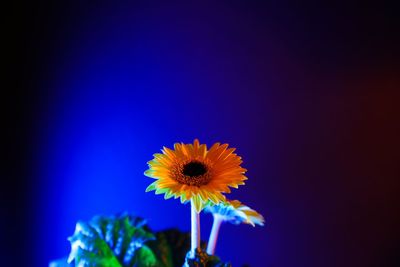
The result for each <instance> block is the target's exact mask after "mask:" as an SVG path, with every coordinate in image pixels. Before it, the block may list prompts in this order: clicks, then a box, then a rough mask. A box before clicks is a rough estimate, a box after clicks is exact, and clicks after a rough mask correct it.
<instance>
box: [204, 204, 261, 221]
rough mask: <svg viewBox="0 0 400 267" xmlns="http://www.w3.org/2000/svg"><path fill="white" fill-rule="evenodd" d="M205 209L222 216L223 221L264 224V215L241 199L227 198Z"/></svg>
mask: <svg viewBox="0 0 400 267" xmlns="http://www.w3.org/2000/svg"><path fill="white" fill-rule="evenodd" d="M205 211H206V212H210V213H212V214H214V215H217V216H220V217H221V218H222V220H223V221H226V222H230V223H233V224H240V223H247V224H251V225H252V226H255V225H256V224H258V225H264V217H263V216H262V215H261V214H259V213H258V212H257V211H255V210H253V209H251V208H250V207H248V206H246V205H244V204H242V203H241V202H240V201H239V200H226V201H225V202H221V203H219V204H217V205H210V206H208V207H207V208H206V210H205Z"/></svg>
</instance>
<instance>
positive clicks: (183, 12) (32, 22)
mask: <svg viewBox="0 0 400 267" xmlns="http://www.w3.org/2000/svg"><path fill="white" fill-rule="evenodd" d="M127 2H128V1H127ZM16 10H17V11H16V12H15V14H16V15H17V16H16V19H15V21H16V22H15V23H14V22H13V21H14V20H12V19H11V17H12V15H10V24H9V26H10V27H11V26H12V27H16V30H15V31H13V30H10V34H11V36H12V37H16V39H12V40H18V41H15V44H16V47H15V48H16V50H17V54H18V55H19V56H18V57H17V63H15V66H17V67H16V68H17V69H16V72H14V75H15V77H14V76H12V79H14V78H15V81H16V86H17V87H18V88H19V89H21V93H17V94H15V95H16V97H15V99H16V101H17V102H18V103H17V105H11V106H12V107H13V108H12V109H11V110H12V111H15V112H16V113H12V114H11V119H10V121H11V123H10V125H11V128H9V130H7V133H9V135H10V136H12V137H13V138H14V139H12V140H15V143H18V144H19V146H17V147H15V146H12V145H10V147H12V148H13V151H14V154H12V156H14V157H12V156H10V157H11V160H13V162H14V165H15V166H14V165H10V166H11V167H10V170H11V169H13V168H14V169H16V170H17V173H18V172H19V173H18V174H20V175H15V177H12V176H11V178H10V181H11V180H12V182H9V184H8V185H9V186H10V187H12V188H13V189H14V190H15V192H17V193H15V194H13V193H11V192H12V191H10V192H9V193H7V194H6V193H5V194H4V196H6V197H7V196H8V194H9V195H13V197H15V196H17V197H18V201H12V200H10V203H14V204H10V205H11V206H8V210H9V213H3V214H12V215H11V216H14V217H15V219H16V221H18V222H17V223H13V222H11V221H10V220H8V222H10V225H8V226H7V227H8V228H7V229H9V230H8V233H6V235H7V236H6V238H8V239H7V240H10V241H9V243H8V244H10V246H7V248H8V249H9V250H7V249H6V250H5V252H4V253H6V252H7V251H10V252H9V253H8V256H6V257H5V258H6V259H8V260H9V262H10V263H8V265H7V266H23V264H25V266H28V265H29V266H34V267H36V266H37V267H39V266H46V265H47V263H48V262H49V261H50V260H52V259H56V258H60V257H64V256H66V255H67V254H68V252H69V243H68V241H67V240H66V238H67V237H68V236H69V235H71V234H72V233H73V231H74V226H75V222H76V221H77V220H80V219H82V220H88V219H90V218H91V217H92V216H93V215H95V214H105V215H108V214H114V213H116V212H121V211H128V212H131V213H133V214H137V215H140V216H143V217H146V218H148V220H149V224H150V226H151V227H152V228H154V229H164V228H168V227H175V226H176V227H179V228H181V229H183V230H189V228H190V221H189V219H190V211H189V206H183V205H181V204H180V203H179V202H178V201H174V200H168V201H164V200H163V198H162V197H161V196H155V195H154V194H152V193H148V194H146V193H144V189H145V188H146V186H147V185H148V184H149V183H150V182H151V181H150V179H148V178H146V177H144V175H143V172H144V170H145V169H146V168H147V166H146V162H147V161H148V160H150V159H151V158H152V154H153V153H156V152H158V151H159V149H160V148H161V147H162V146H164V145H165V146H169V147H171V146H172V145H173V143H174V142H177V141H182V142H192V141H193V139H194V138H199V139H200V141H201V142H205V143H207V144H208V145H211V144H213V143H214V142H217V141H218V142H227V143H229V144H231V145H232V146H234V147H237V153H238V154H239V155H241V156H242V157H243V159H244V164H243V165H244V167H245V168H247V169H248V170H249V171H248V176H249V180H248V183H247V184H246V186H243V187H241V188H240V189H238V190H234V191H233V193H232V194H231V195H230V196H229V197H230V198H237V199H240V200H242V201H243V202H245V203H247V204H248V205H250V206H251V207H253V208H255V209H256V210H258V211H259V212H261V213H262V214H264V216H265V217H266V225H265V227H263V228H262V227H256V228H252V227H250V226H232V225H224V226H223V227H222V230H221V235H220V240H219V243H218V246H217V254H218V255H219V256H220V257H221V258H222V259H223V260H229V261H231V262H232V263H233V266H235V267H236V266H238V267H239V266H242V265H243V264H249V265H250V266H252V267H269V266H271V267H272V266H274V267H275V266H276V267H278V266H283V267H286V266H287V267H291V266H298V267H300V266H307V267H311V266H315V267H318V266H324V267H330V266H332V267H333V266H396V265H397V266H399V265H398V264H399V263H400V256H399V249H400V247H399V244H400V242H399V241H400V230H399V229H400V227H399V226H400V219H399V206H400V205H399V204H400V203H399V191H400V190H399V189H400V188H399V177H400V175H399V149H400V145H399V134H400V132H399V100H400V93H399V89H400V87H399V70H400V68H399V61H398V59H399V57H398V51H397V44H398V43H397V37H396V33H398V28H397V27H396V24H395V22H396V21H395V20H396V19H395V18H396V14H395V12H394V10H393V9H392V8H390V7H388V6H387V7H385V6H383V4H382V5H379V6H375V5H371V6H367V5H366V4H359V5H352V4H349V3H347V4H343V5H339V4H336V5H332V6H321V5H315V4H310V3H304V2H303V3H290V2H280V3H277V2H271V3H264V4H262V5H261V4H259V3H255V2H247V3H246V2H245V1H241V2H239V1H231V2H230V3H223V2H218V1H215V3H214V4H207V5H206V4H205V3H199V2H197V3H187V1H186V3H176V2H169V3H167V1H165V3H163V4H160V3H157V4H156V3H154V2H147V3H139V2H137V3H126V2H124V1H58V2H57V3H55V2H53V1H39V2H37V3H30V4H26V5H24V4H20V5H19V6H18V9H16ZM15 14H14V15H15ZM18 18H21V20H20V21H18ZM14 34H15V36H14ZM12 44H13V43H12ZM13 66H14V65H13ZM25 89H26V90H25ZM12 116H14V117H12ZM18 118H19V119H20V124H18V123H17V124H15V125H14V123H13V121H14V120H15V119H18ZM12 127H14V128H12ZM21 132H22V133H21ZM21 140H23V142H19V141H21ZM21 153H22V154H21ZM21 166H23V168H22V167H21ZM10 173H12V172H11V171H10ZM9 197H10V196H9ZM10 199H12V198H10ZM13 205H14V206H15V207H14V206H13ZM14 217H13V218H14ZM3 221H6V223H7V220H3ZM210 224H211V218H210V216H209V215H207V214H204V215H202V237H203V238H204V239H206V238H208V233H209V230H210ZM16 240H18V242H17V241H16ZM19 240H21V242H20V241H19ZM11 251H12V252H11ZM21 251H22V252H23V255H25V256H24V257H20V256H18V257H17V255H21ZM6 262H7V260H6ZM11 262H13V263H11ZM28 263H29V264H28ZM26 264H28V265H26Z"/></svg>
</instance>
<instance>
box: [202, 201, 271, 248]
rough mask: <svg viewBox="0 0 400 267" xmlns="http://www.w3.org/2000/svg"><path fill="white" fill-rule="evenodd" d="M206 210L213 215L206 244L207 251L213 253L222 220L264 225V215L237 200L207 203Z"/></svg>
mask: <svg viewBox="0 0 400 267" xmlns="http://www.w3.org/2000/svg"><path fill="white" fill-rule="evenodd" d="M205 211H206V212H209V213H212V214H213V217H214V221H213V226H212V229H211V233H210V238H209V240H208V245H207V253H208V254H210V255H213V254H214V252H215V247H216V245H217V239H218V233H219V229H220V228H221V224H222V222H230V223H233V224H236V225H237V224H240V223H246V224H250V225H252V226H255V225H256V224H258V225H264V217H263V216H262V215H261V214H259V213H258V212H257V211H255V210H253V209H251V208H249V207H248V206H246V205H244V204H242V203H241V202H240V201H239V200H232V201H230V200H226V201H225V202H221V203H219V204H217V205H209V206H207V207H206V209H205Z"/></svg>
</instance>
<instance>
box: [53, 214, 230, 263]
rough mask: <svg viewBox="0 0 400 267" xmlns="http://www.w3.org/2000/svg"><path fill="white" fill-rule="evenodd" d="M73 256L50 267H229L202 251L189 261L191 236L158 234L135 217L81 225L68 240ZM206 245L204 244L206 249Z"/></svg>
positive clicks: (170, 231) (98, 219)
mask: <svg viewBox="0 0 400 267" xmlns="http://www.w3.org/2000/svg"><path fill="white" fill-rule="evenodd" d="M69 241H70V242H71V252H70V255H69V257H68V263H67V260H65V259H61V260H58V261H54V262H52V263H51V264H50V266H51V267H67V266H69V267H74V266H76V267H179V266H186V267H187V266H190V267H230V266H231V265H229V264H225V263H222V262H221V261H220V260H219V258H218V257H216V256H210V255H207V254H206V253H205V252H203V251H199V252H198V253H197V255H196V258H195V259H188V258H187V257H186V255H187V252H188V251H189V250H190V233H183V232H181V231H179V230H178V229H168V230H164V231H160V232H156V233H155V234H154V233H153V232H152V231H151V230H150V228H149V227H148V226H147V225H146V221H145V220H143V219H141V218H139V217H134V216H129V215H127V214H122V215H119V216H110V217H105V216H96V217H94V218H93V219H92V220H90V221H89V222H78V223H77V225H76V229H75V233H74V235H73V236H71V237H70V238H69ZM204 247H205V243H204V242H202V248H203V249H204Z"/></svg>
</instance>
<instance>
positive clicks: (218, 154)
mask: <svg viewBox="0 0 400 267" xmlns="http://www.w3.org/2000/svg"><path fill="white" fill-rule="evenodd" d="M234 151H235V148H228V144H222V145H221V144H220V143H215V144H214V145H213V146H212V147H211V148H210V149H209V150H208V149H207V146H206V145H205V144H201V145H200V143H199V140H197V139H196V140H194V142H193V144H183V143H176V144H175V145H174V150H171V149H169V148H166V147H164V148H163V149H162V152H163V153H162V154H154V159H153V160H151V161H149V162H148V165H149V169H148V170H147V171H146V172H145V175H146V176H148V177H151V178H154V179H157V181H155V182H153V183H152V184H150V185H149V186H148V187H147V189H146V192H148V191H152V190H155V191H156V192H155V193H156V194H165V195H164V198H165V199H168V198H171V197H175V198H180V200H181V202H182V203H185V202H186V201H189V200H192V201H193V204H194V205H195V208H196V211H197V212H200V211H201V210H202V209H203V208H204V207H205V206H206V204H207V203H209V201H210V202H212V203H213V204H218V203H220V202H221V201H225V197H224V196H223V195H222V193H230V189H229V187H234V188H238V186H239V185H243V184H244V181H245V180H247V177H246V176H244V173H245V172H246V169H244V168H242V167H241V166H240V164H241V163H242V159H241V157H239V156H238V155H236V154H235V153H233V152H234Z"/></svg>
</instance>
